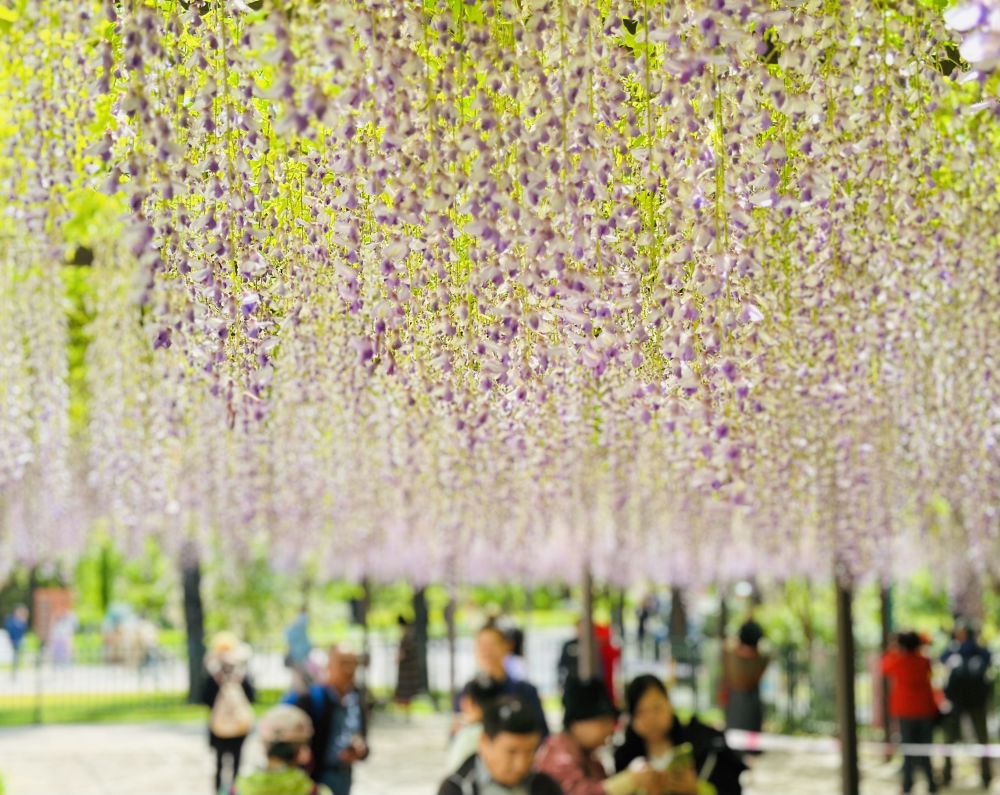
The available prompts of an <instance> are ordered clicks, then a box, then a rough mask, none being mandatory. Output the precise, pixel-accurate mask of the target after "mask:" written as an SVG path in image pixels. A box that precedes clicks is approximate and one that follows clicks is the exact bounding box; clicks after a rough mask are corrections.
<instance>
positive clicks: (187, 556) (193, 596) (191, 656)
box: [181, 547, 205, 704]
mask: <svg viewBox="0 0 1000 795" xmlns="http://www.w3.org/2000/svg"><path fill="white" fill-rule="evenodd" d="M181 582H182V584H183V588H184V624H185V626H186V627H187V653H188V683H189V684H188V698H187V700H188V703H189V704H198V703H200V701H201V689H202V684H203V680H204V670H205V669H204V659H205V605H204V604H203V602H202V600H201V561H200V560H198V553H197V552H196V551H194V550H193V549H192V548H190V547H189V548H187V549H185V550H184V552H183V553H182V560H181Z"/></svg>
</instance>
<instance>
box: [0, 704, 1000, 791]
mask: <svg viewBox="0 0 1000 795" xmlns="http://www.w3.org/2000/svg"><path fill="white" fill-rule="evenodd" d="M446 727H447V720H446V719H445V718H442V717H441V716H420V717H415V718H414V719H413V722H412V723H409V724H407V723H405V722H404V721H403V719H402V718H395V719H394V718H381V719H380V720H379V721H378V722H377V723H376V725H375V726H374V727H373V735H372V746H373V748H374V751H373V754H372V758H371V759H370V761H369V762H367V763H365V764H364V765H361V766H359V769H358V775H357V779H356V781H357V784H356V786H355V792H354V795H433V793H434V792H436V789H437V783H438V781H439V780H440V778H441V768H442V763H443V759H444V749H445V745H444V743H445V741H444V738H445V733H446ZM246 757H247V758H246V762H245V763H244V764H246V765H247V766H248V767H247V768H245V769H248V768H249V766H250V765H255V764H258V763H259V762H260V751H259V748H258V746H257V743H256V742H255V740H254V738H252V737H251V738H250V740H248V743H247V753H246ZM864 761H865V771H866V775H865V783H864V787H863V792H864V795H890V793H898V792H899V784H898V778H897V775H896V771H897V765H896V764H889V765H886V764H884V763H882V762H881V761H879V760H875V759H866V760H864ZM0 771H2V773H3V775H4V776H5V778H6V781H7V788H8V793H9V795H53V793H57V792H71V793H73V795H135V793H138V792H155V793H157V795H199V793H204V795H209V793H210V791H211V785H210V782H211V773H212V759H211V757H210V754H209V750H208V747H207V745H206V742H205V736H204V729H203V727H202V726H200V725H192V724H187V725H158V724H142V725H111V726H89V725H83V726H45V727H40V728H34V727H31V728H17V729H4V730H0ZM959 774H960V783H962V784H964V785H965V786H963V787H962V788H956V789H953V790H949V792H955V793H959V792H969V793H971V792H977V791H979V790H978V789H977V788H976V787H975V786H974V785H975V781H976V778H975V775H974V770H973V767H972V766H971V764H970V763H965V764H963V765H962V766H960V768H959ZM746 784H747V793H748V795H821V794H822V795H836V793H837V792H839V778H838V768H837V758H836V757H835V756H834V755H831V754H826V755H809V756H807V755H804V754H803V755H798V756H792V755H787V754H778V753H771V754H767V755H766V756H764V757H762V758H761V759H760V760H759V761H758V762H757V764H756V765H755V768H754V770H752V771H751V772H750V773H749V774H748V776H747V778H746ZM924 791H925V790H924V789H923V787H922V784H918V785H917V789H916V792H918V793H920V792H924ZM995 791H996V792H1000V790H995Z"/></svg>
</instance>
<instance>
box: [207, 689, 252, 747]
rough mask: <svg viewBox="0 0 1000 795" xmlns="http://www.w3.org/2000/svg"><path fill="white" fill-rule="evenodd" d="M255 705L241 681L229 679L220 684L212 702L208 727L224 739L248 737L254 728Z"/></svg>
mask: <svg viewBox="0 0 1000 795" xmlns="http://www.w3.org/2000/svg"><path fill="white" fill-rule="evenodd" d="M253 719H254V713H253V707H252V706H250V699H248V698H247V694H246V693H245V692H244V691H243V685H242V683H240V682H234V681H233V680H232V679H227V680H226V681H225V682H223V683H222V684H221V685H219V695H217V696H216V697H215V703H214V704H212V714H211V717H210V718H209V720H208V728H209V730H210V731H211V732H212V734H213V735H215V736H216V737H219V738H221V739H223V740H229V739H232V738H234V737H246V736H247V735H248V734H249V733H250V730H251V729H252V728H253Z"/></svg>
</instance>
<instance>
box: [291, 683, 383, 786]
mask: <svg viewBox="0 0 1000 795" xmlns="http://www.w3.org/2000/svg"><path fill="white" fill-rule="evenodd" d="M358 695H359V696H360V701H361V736H362V737H363V738H365V742H366V743H367V741H368V712H367V710H366V709H365V693H364V691H362V690H360V689H359V690H358ZM282 701H283V702H284V703H285V704H294V705H295V706H296V707H298V708H299V709H301V710H304V711H305V713H306V714H307V715H309V717H310V718H311V719H312V722H313V738H312V743H311V748H312V761H311V762H310V764H309V771H310V772H311V773H312V774H313V777H314V778H316V777H317V776H319V775H320V774H321V773H322V772H323V770H324V769H325V768H327V767H328V766H329V767H335V766H336V765H337V763H336V761H333V760H331V762H332V764H329V765H328V760H327V758H326V755H327V752H328V750H329V747H330V731H331V728H332V726H333V717H334V713H336V712H337V711H338V710H343V709H344V706H343V705H342V704H341V703H340V702H339V701H337V700H335V699H334V698H333V697H332V696H331V695H330V691H329V689H328V688H327V687H326V686H325V685H313V686H311V687H310V688H309V691H308V692H307V693H301V694H299V693H292V694H290V695H288V696H286V697H285V698H284V699H282ZM367 755H368V754H367V752H366V753H365V756H366V757H367Z"/></svg>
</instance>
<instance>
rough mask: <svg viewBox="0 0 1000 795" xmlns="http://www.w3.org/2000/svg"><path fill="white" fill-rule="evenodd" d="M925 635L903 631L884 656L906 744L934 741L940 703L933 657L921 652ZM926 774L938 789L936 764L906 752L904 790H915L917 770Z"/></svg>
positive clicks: (892, 704)
mask: <svg viewBox="0 0 1000 795" xmlns="http://www.w3.org/2000/svg"><path fill="white" fill-rule="evenodd" d="M923 645H924V642H923V639H922V638H921V637H920V636H919V635H918V634H917V633H916V632H901V633H899V635H898V636H897V637H896V640H895V642H894V643H893V645H892V646H891V647H890V648H889V650H888V651H887V652H886V653H885V654H884V655H883V656H882V662H881V670H882V675H883V676H885V677H886V678H887V679H888V680H889V715H890V716H891V717H893V718H896V719H897V720H898V721H899V733H900V737H901V739H902V741H903V743H904V744H906V745H925V744H928V743H930V742H931V741H932V739H933V734H934V719H935V718H936V717H937V712H938V709H937V703H936V702H935V700H934V690H933V688H932V687H931V661H930V660H929V659H928V658H927V657H926V656H925V655H924V654H923V653H922V652H921V650H920V649H921V646H923ZM918 767H919V768H920V769H922V770H923V771H924V774H925V775H926V776H927V786H928V790H929V791H930V792H937V782H936V781H935V780H934V768H933V767H932V765H931V758H930V757H929V756H926V755H920V756H917V755H913V754H904V755H903V793H904V795H906V793H909V792H911V791H912V790H913V779H914V770H915V769H916V768H918Z"/></svg>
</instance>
